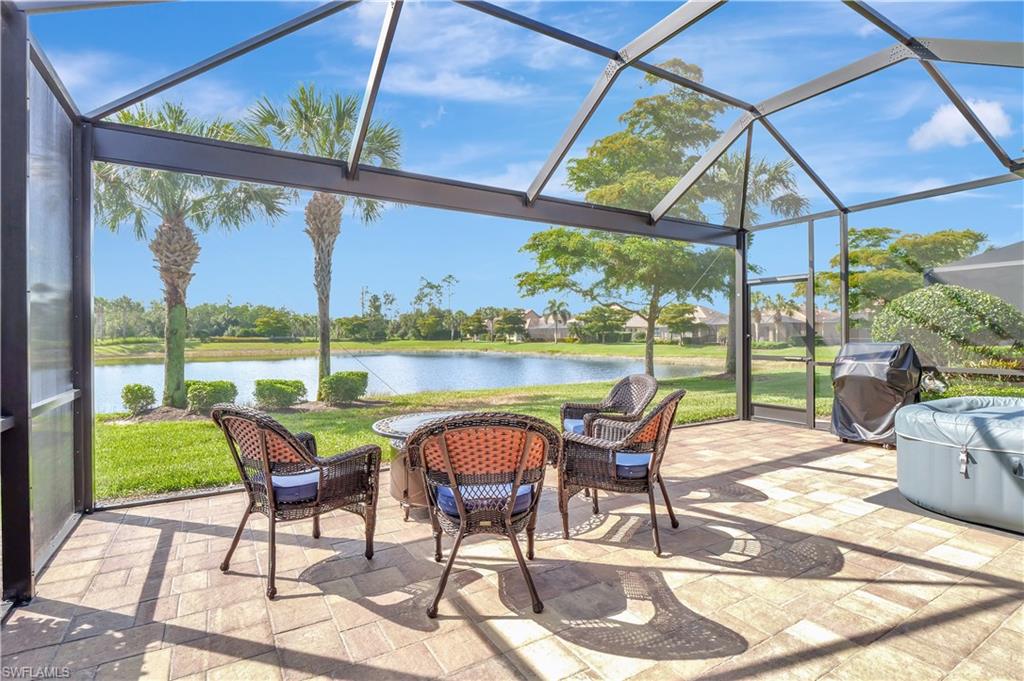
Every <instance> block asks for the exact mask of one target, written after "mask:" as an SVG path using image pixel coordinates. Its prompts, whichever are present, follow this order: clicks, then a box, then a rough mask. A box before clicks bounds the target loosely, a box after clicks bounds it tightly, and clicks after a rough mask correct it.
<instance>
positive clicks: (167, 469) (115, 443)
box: [95, 377, 736, 499]
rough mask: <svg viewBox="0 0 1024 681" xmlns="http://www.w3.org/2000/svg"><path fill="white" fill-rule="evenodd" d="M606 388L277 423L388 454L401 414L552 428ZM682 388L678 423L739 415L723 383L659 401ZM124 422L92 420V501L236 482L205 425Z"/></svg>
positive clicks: (409, 404)
mask: <svg viewBox="0 0 1024 681" xmlns="http://www.w3.org/2000/svg"><path fill="white" fill-rule="evenodd" d="M611 385H612V384H611V383H610V382H609V383H580V384H575V385H556V386H531V387H527V388H507V389H501V390H472V391H462V392H445V393H416V394H413V395H403V396H399V397H395V398H392V399H390V400H388V402H387V403H383V404H373V405H368V406H357V407H352V408H347V409H339V410H332V411H325V412H305V413H298V412H282V413H277V414H275V417H276V418H277V419H278V420H279V421H281V423H283V424H284V425H285V426H287V427H288V428H289V429H290V430H292V431H302V430H305V431H309V432H311V433H313V434H314V435H316V437H317V444H318V446H319V448H320V451H321V452H322V453H323V454H324V455H329V454H332V453H337V452H340V451H344V450H346V449H349V448H352V447H354V446H356V445H360V444H366V443H370V442H372V443H377V444H380V445H381V446H382V447H383V448H384V452H385V455H389V454H390V447H389V446H388V441H387V440H385V439H384V438H381V437H377V436H376V435H374V434H373V433H372V432H371V431H370V425H371V424H372V423H373V422H374V421H376V420H378V419H382V418H384V417H386V416H393V415H395V414H397V413H401V412H413V411H427V410H444V409H466V410H481V409H495V410H504V411H515V412H518V413H523V414H531V415H533V416H538V417H540V418H543V419H546V420H548V421H550V422H551V423H554V424H557V423H558V419H559V408H560V407H561V405H562V403H563V402H568V401H597V400H599V399H601V398H602V397H604V396H605V395H606V394H607V393H608V390H609V389H610V388H611ZM677 388H686V390H687V391H688V393H687V395H686V397H685V398H684V399H683V401H682V403H681V404H680V408H679V413H678V417H677V420H678V421H679V422H681V423H693V422H697V421H705V420H708V419H715V418H724V417H729V416H733V415H735V413H736V394H735V383H734V381H733V380H732V379H725V378H707V377H705V378H690V379H674V380H665V381H662V382H661V392H660V393H659V396H658V397H657V398H655V399H656V400H657V399H660V398H661V396H663V395H664V394H666V393H667V392H669V391H672V390H675V389H677ZM121 418H124V415H123V414H120V415H119V414H104V415H100V416H98V417H97V419H96V459H95V460H96V470H95V480H96V498H97V499H111V498H123V497H135V496H144V495H152V494H160V493H166V492H173V491H178V490H184V489H195V488H203V487H218V486H222V485H227V484H231V483H235V482H238V472H237V470H236V469H235V465H234V463H233V462H232V461H231V458H230V455H229V453H228V449H227V445H226V444H225V442H224V436H223V435H222V434H221V432H220V431H219V430H218V429H217V428H216V427H215V426H214V425H213V423H212V422H210V421H173V422H150V423H133V424H129V425H124V424H118V423H114V421H117V420H118V419H121Z"/></svg>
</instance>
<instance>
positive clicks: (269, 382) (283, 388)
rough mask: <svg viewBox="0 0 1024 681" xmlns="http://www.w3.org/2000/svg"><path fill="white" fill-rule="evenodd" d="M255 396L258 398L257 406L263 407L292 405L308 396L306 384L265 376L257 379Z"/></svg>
mask: <svg viewBox="0 0 1024 681" xmlns="http://www.w3.org/2000/svg"><path fill="white" fill-rule="evenodd" d="M253 396H254V397H255V398H256V406H258V407H260V408H261V409H281V408H284V407H290V406H292V405H293V404H295V403H296V402H298V401H300V400H302V399H304V398H305V397H306V384H305V383H303V382H302V381H286V380H284V379H282V378H265V379H261V380H258V381H256V389H255V391H254V393H253Z"/></svg>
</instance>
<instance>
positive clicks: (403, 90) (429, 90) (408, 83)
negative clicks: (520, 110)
mask: <svg viewBox="0 0 1024 681" xmlns="http://www.w3.org/2000/svg"><path fill="white" fill-rule="evenodd" d="M381 88H382V89H383V90H386V91H388V92H395V93H398V94H403V95H420V96H423V97H434V98H437V99H454V100H460V101H465V102H494V101H504V102H509V103H516V101H517V100H521V99H522V98H526V97H531V96H532V94H533V89H532V88H531V87H530V86H529V85H527V84H525V83H522V82H517V81H514V80H497V79H494V78H490V77H488V76H484V75H474V74H470V73H465V72H461V71H459V70H457V69H448V68H445V69H444V70H439V71H438V70H434V69H433V68H431V67H424V66H420V65H416V64H412V63H405V64H398V65H396V66H394V67H393V68H392V67H391V66H390V64H389V68H388V71H387V74H386V76H385V77H384V79H383V80H382V81H381Z"/></svg>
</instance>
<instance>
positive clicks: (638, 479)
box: [558, 390, 686, 555]
mask: <svg viewBox="0 0 1024 681" xmlns="http://www.w3.org/2000/svg"><path fill="white" fill-rule="evenodd" d="M685 394H686V391H685V390H677V391H675V392H674V393H671V394H670V395H668V396H667V397H666V398H665V399H664V400H662V401H661V404H659V405H658V406H657V407H655V408H654V409H652V410H651V412H650V413H649V414H648V415H647V416H646V417H644V418H643V419H641V420H640V421H637V422H635V423H624V422H622V421H618V420H613V419H605V418H598V419H595V420H594V421H593V423H592V428H593V435H583V434H581V433H563V434H562V440H563V451H562V458H561V460H560V461H559V465H558V510H559V511H560V512H561V514H562V536H563V537H565V538H566V539H568V538H569V499H571V498H572V497H573V496H574V495H576V494H579V493H580V492H581V491H584V490H587V489H590V490H595V491H594V492H593V495H592V496H593V510H594V513H597V512H598V506H597V492H596V490H599V489H603V490H606V491H609V492H636V493H642V492H646V493H647V498H648V500H649V501H650V504H651V525H652V532H653V534H654V553H655V555H661V538H660V537H659V536H658V517H657V514H656V512H655V510H654V485H655V483H657V485H658V486H660V487H661V495H662V497H664V499H665V506H666V507H668V516H669V518H670V519H671V520H672V527H679V521H677V520H676V515H675V512H673V510H672V503H671V502H670V501H669V498H668V491H667V490H666V489H665V482H664V480H662V479H661V461H662V459H663V458H664V456H665V445H667V444H668V436H669V433H670V432H671V430H672V422H673V420H674V419H675V415H676V407H677V406H678V405H679V400H681V399H683V395H685Z"/></svg>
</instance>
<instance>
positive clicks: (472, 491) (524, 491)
mask: <svg viewBox="0 0 1024 681" xmlns="http://www.w3.org/2000/svg"><path fill="white" fill-rule="evenodd" d="M459 492H461V493H462V503H464V504H465V505H466V510H467V511H473V510H475V509H478V508H495V507H500V508H504V506H505V504H507V503H508V497H509V494H511V492H512V485H511V484H507V485H462V486H460V487H459ZM436 496H437V505H438V506H439V507H440V508H441V510H442V511H444V512H445V513H446V514H447V515H450V516H451V517H453V518H458V517H459V506H458V504H456V503H455V493H454V492H453V491H452V488H451V487H447V486H445V485H438V487H437V495H436ZM532 501H533V485H520V486H519V489H518V490H517V491H516V501H515V503H514V504H513V505H512V514H513V515H516V514H519V513H522V512H523V511H526V510H527V509H529V508H530V503H531V502H532Z"/></svg>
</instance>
